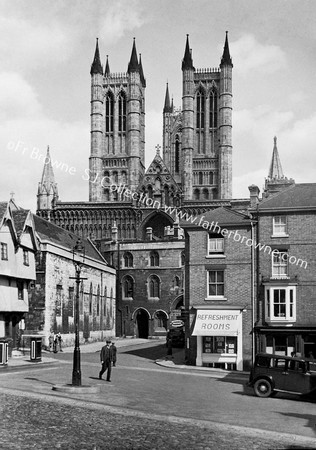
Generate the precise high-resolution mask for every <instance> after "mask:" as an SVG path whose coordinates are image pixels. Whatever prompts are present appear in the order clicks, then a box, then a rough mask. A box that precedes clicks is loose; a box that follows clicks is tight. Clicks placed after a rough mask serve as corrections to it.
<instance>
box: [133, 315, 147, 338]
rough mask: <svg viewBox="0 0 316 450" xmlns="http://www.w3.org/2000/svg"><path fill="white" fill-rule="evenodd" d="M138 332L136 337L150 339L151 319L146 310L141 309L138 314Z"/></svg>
mask: <svg viewBox="0 0 316 450" xmlns="http://www.w3.org/2000/svg"><path fill="white" fill-rule="evenodd" d="M136 330H137V331H136V337H138V338H141V339H148V333H149V317H148V313H147V311H145V310H144V309H139V310H138V311H137V313H136Z"/></svg>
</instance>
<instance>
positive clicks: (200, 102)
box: [196, 90, 205, 130]
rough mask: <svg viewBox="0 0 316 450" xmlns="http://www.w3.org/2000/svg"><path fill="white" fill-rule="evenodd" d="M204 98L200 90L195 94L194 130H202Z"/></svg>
mask: <svg viewBox="0 0 316 450" xmlns="http://www.w3.org/2000/svg"><path fill="white" fill-rule="evenodd" d="M204 112H205V97H204V92H202V91H201V90H200V91H198V93H197V94H196V128H198V129H200V130H203V129H204Z"/></svg>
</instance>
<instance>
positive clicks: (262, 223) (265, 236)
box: [252, 179, 316, 356]
mask: <svg viewBox="0 0 316 450" xmlns="http://www.w3.org/2000/svg"><path fill="white" fill-rule="evenodd" d="M281 181H282V179H281ZM252 213H253V215H254V216H255V217H256V219H257V220H258V242H259V243H260V246H259V248H260V249H259V248H258V250H257V255H258V266H257V274H258V317H257V322H256V327H255V332H256V335H257V349H258V350H260V351H267V352H269V353H272V352H275V353H278V354H282V355H290V354H291V352H293V351H295V352H296V353H297V354H301V355H303V356H308V355H309V352H313V354H314V355H316V308H315V302H316V270H315V268H316V184H315V183H303V184H295V183H294V182H292V183H290V184H287V186H285V187H284V186H281V189H280V190H279V192H276V193H274V194H273V195H268V196H264V197H263V199H262V200H261V201H260V202H259V203H258V205H257V207H256V209H253V211H252Z"/></svg>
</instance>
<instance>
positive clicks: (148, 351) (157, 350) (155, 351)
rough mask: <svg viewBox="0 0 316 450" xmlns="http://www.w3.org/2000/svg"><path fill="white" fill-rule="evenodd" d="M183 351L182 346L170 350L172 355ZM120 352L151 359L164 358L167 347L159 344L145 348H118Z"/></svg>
mask: <svg viewBox="0 0 316 450" xmlns="http://www.w3.org/2000/svg"><path fill="white" fill-rule="evenodd" d="M180 352H181V353H183V349H182V348H174V349H173V351H172V354H173V356H174V357H175V356H177V355H179V353H180ZM120 353H125V354H126V355H135V356H139V357H140V358H146V359H151V360H154V361H155V360H157V359H162V358H165V357H166V355H167V348H166V344H165V343H164V344H160V345H156V346H154V347H147V348H135V349H133V350H129V351H124V350H123V349H120Z"/></svg>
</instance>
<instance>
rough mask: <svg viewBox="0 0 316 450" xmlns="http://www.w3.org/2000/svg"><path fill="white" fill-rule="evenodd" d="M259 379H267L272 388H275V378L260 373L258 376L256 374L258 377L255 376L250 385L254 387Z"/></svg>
mask: <svg viewBox="0 0 316 450" xmlns="http://www.w3.org/2000/svg"><path fill="white" fill-rule="evenodd" d="M257 380H267V381H269V382H270V384H271V387H272V389H274V388H275V382H274V380H273V378H272V377H271V376H270V375H258V376H256V378H254V379H253V380H252V381H251V382H250V383H249V384H248V386H251V387H253V386H254V384H255V382H256V381H257Z"/></svg>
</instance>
